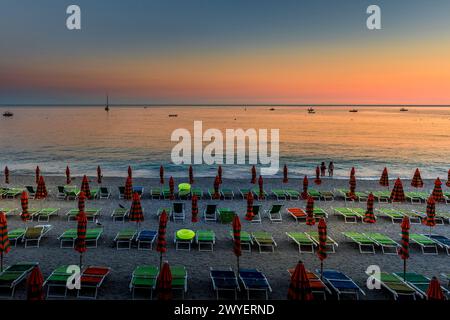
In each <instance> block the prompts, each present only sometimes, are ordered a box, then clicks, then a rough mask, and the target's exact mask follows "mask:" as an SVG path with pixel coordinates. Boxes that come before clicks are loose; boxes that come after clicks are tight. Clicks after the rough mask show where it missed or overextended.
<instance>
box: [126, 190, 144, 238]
mask: <svg viewBox="0 0 450 320" xmlns="http://www.w3.org/2000/svg"><path fill="white" fill-rule="evenodd" d="M129 218H130V221H134V222H136V227H137V230H139V225H140V223H141V222H142V221H144V213H143V211H142V206H141V198H140V197H139V194H138V193H137V192H135V193H133V202H132V203H131V208H130V215H129Z"/></svg>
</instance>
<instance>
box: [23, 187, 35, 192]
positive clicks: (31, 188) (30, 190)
mask: <svg viewBox="0 0 450 320" xmlns="http://www.w3.org/2000/svg"><path fill="white" fill-rule="evenodd" d="M25 188H26V189H27V191H28V192H29V193H36V191H34V188H33V187H32V186H26V187H25Z"/></svg>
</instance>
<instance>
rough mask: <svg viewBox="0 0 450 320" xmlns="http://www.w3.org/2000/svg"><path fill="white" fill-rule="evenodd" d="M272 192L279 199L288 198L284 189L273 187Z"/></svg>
mask: <svg viewBox="0 0 450 320" xmlns="http://www.w3.org/2000/svg"><path fill="white" fill-rule="evenodd" d="M272 193H273V195H274V196H275V198H276V199H277V200H286V192H285V191H284V190H283V189H272Z"/></svg>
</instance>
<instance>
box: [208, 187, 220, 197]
mask: <svg viewBox="0 0 450 320" xmlns="http://www.w3.org/2000/svg"><path fill="white" fill-rule="evenodd" d="M207 193H208V197H209V199H210V200H221V199H222V191H221V190H220V189H219V198H217V199H214V193H215V190H214V188H209V189H208V190H207Z"/></svg>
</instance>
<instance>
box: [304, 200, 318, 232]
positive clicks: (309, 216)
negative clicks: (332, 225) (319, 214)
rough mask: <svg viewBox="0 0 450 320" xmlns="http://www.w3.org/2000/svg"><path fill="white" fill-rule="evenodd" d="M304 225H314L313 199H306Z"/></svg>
mask: <svg viewBox="0 0 450 320" xmlns="http://www.w3.org/2000/svg"><path fill="white" fill-rule="evenodd" d="M306 224H307V225H308V226H313V225H315V224H316V219H315V218H314V199H313V197H308V201H307V202H306Z"/></svg>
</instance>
